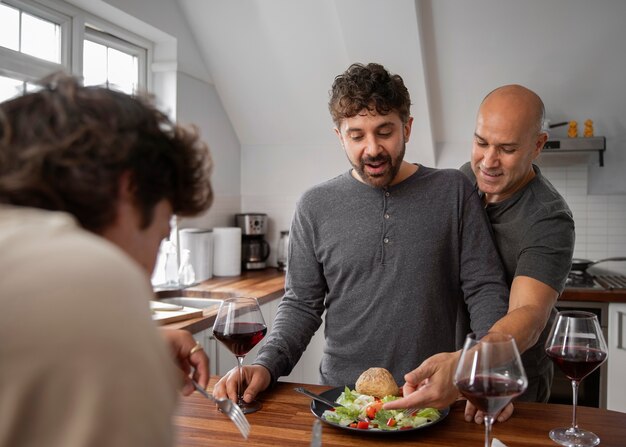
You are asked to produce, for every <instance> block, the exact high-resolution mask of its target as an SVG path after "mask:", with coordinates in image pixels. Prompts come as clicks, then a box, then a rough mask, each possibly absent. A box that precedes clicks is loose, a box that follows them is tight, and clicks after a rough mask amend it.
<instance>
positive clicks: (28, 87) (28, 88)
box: [26, 82, 43, 93]
mask: <svg viewBox="0 0 626 447" xmlns="http://www.w3.org/2000/svg"><path fill="white" fill-rule="evenodd" d="M42 88H43V87H42V86H41V85H37V84H32V83H30V82H27V83H26V93H34V92H38V91H39V90H41V89H42Z"/></svg>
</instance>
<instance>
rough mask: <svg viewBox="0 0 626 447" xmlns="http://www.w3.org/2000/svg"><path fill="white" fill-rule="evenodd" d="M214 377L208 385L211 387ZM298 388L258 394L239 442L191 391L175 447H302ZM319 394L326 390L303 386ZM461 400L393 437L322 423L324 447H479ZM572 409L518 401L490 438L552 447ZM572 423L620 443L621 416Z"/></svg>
mask: <svg viewBox="0 0 626 447" xmlns="http://www.w3.org/2000/svg"><path fill="white" fill-rule="evenodd" d="M216 381H217V377H213V378H212V379H211V382H210V383H209V387H208V388H209V389H211V388H212V387H213V385H214V384H215V382H216ZM295 386H300V385H299V384H294V383H287V382H279V383H278V385H277V386H276V387H275V388H273V389H271V390H268V391H266V392H265V393H263V394H262V395H261V396H260V399H261V401H262V402H263V408H262V409H261V411H258V412H256V413H253V414H249V415H247V418H248V421H249V422H250V424H251V426H252V429H251V431H250V437H249V438H248V440H247V441H246V440H244V439H243V438H242V437H241V435H240V434H239V432H238V431H237V429H236V428H235V426H234V425H233V424H232V422H231V421H230V419H228V418H227V417H226V416H224V415H223V414H221V413H220V412H219V411H218V410H217V409H216V407H215V405H214V404H213V403H212V402H210V401H209V400H208V399H206V398H204V397H202V396H200V395H199V394H198V393H194V394H193V395H191V396H188V397H184V398H182V399H181V401H180V402H179V405H178V408H177V410H176V413H175V416H174V426H175V431H176V441H175V444H174V445H176V446H177V447H192V446H208V445H219V446H223V447H234V446H241V447H243V446H246V447H252V446H277V445H288V446H308V445H309V442H310V439H311V427H312V424H313V421H314V419H315V417H314V416H313V414H312V413H311V410H310V404H311V401H310V399H309V398H307V397H306V396H303V395H301V394H298V393H296V392H295V391H293V388H294V387H295ZM304 386H305V387H306V388H308V389H310V390H312V391H314V392H317V393H320V392H322V391H324V390H327V389H329V387H325V386H320V385H304ZM464 405H465V404H464V402H457V403H456V404H455V405H453V406H452V410H451V412H450V414H449V415H448V417H447V418H446V419H444V420H443V421H441V422H439V423H438V424H435V425H433V426H432V427H429V428H425V429H423V430H415V431H411V432H403V433H396V434H393V435H384V434H383V435H376V434H373V433H362V434H361V433H358V432H351V431H347V430H342V429H339V428H335V427H333V426H330V425H327V424H322V445H324V446H378V445H381V444H387V443H389V444H393V445H394V446H397V447H402V446H407V447H408V446H416V445H419V446H422V447H434V446H439V447H440V446H461V445H462V446H477V447H478V446H482V445H484V426H482V425H477V424H475V423H472V422H465V420H464V418H463V409H464ZM571 417H572V408H571V406H569V405H555V404H538V403H526V402H520V403H517V404H516V405H515V414H514V415H513V417H512V418H511V419H510V420H508V421H507V422H504V423H496V424H494V427H493V432H492V433H493V436H494V437H496V438H498V439H499V440H500V441H502V442H504V443H505V444H506V445H507V446H508V447H515V446H524V447H532V446H547V445H556V444H554V443H553V442H552V441H551V440H550V438H549V437H548V432H549V431H550V430H551V429H553V428H556V427H564V426H569V424H570V422H571ZM578 423H579V426H580V427H581V428H584V429H587V430H591V431H593V432H594V433H596V434H597V435H598V436H600V439H601V443H600V445H601V446H604V447H618V446H620V447H623V446H624V443H625V440H626V413H620V412H617V411H609V410H602V409H599V408H590V407H579V408H578Z"/></svg>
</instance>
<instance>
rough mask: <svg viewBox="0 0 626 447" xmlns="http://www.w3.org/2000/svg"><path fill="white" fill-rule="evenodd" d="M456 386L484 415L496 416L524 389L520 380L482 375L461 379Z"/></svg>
mask: <svg viewBox="0 0 626 447" xmlns="http://www.w3.org/2000/svg"><path fill="white" fill-rule="evenodd" d="M456 386H457V388H458V389H459V391H460V392H461V394H463V396H465V397H466V398H467V400H469V401H470V402H471V403H473V404H474V406H475V407H476V408H478V409H479V410H481V411H482V412H483V413H485V414H498V413H499V412H500V410H502V409H503V408H504V407H506V405H507V404H508V403H509V402H510V401H511V400H512V399H514V398H516V397H517V396H519V395H520V394H522V393H523V392H524V389H525V388H526V387H525V386H524V382H523V381H521V380H516V379H512V378H508V377H497V376H483V375H479V376H476V377H473V378H471V379H470V378H467V379H462V380H460V381H459V382H457V384H456Z"/></svg>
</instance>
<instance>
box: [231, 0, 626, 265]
mask: <svg viewBox="0 0 626 447" xmlns="http://www.w3.org/2000/svg"><path fill="white" fill-rule="evenodd" d="M418 2H419V4H420V6H421V7H420V8H419V10H420V11H421V12H422V13H423V15H422V26H423V34H424V41H423V45H424V48H425V51H424V52H425V58H426V67H427V75H428V76H427V78H428V90H429V95H430V98H431V100H430V101H429V103H430V104H431V109H432V110H431V111H432V114H431V116H430V118H431V122H432V123H433V128H434V137H435V140H436V141H435V143H436V147H437V163H436V167H440V168H450V167H451V168H456V167H458V166H460V165H461V164H462V163H463V162H465V161H466V160H468V159H469V153H470V149H471V136H472V133H473V130H474V119H475V113H476V110H477V107H478V105H479V103H480V101H481V100H482V98H483V96H484V95H485V94H487V93H488V92H489V91H490V90H492V89H493V88H495V87H497V86H499V85H503V84H508V83H521V84H524V85H526V86H528V87H530V88H532V89H534V90H535V91H537V93H539V94H540V95H541V96H542V97H543V99H544V102H545V104H546V110H547V116H548V117H549V118H550V119H551V120H552V122H558V121H566V120H572V119H573V120H578V121H579V129H580V130H581V132H582V127H583V126H582V122H583V121H584V120H585V119H587V118H591V119H593V120H594V123H595V131H596V135H604V136H606V138H607V151H606V153H605V166H604V167H598V166H597V164H598V163H597V156H596V153H593V155H592V156H589V157H582V162H580V160H577V161H576V163H574V164H573V163H572V161H571V160H570V158H568V157H563V156H559V155H556V156H554V157H553V156H550V164H549V166H550V167H549V168H548V167H547V168H545V169H546V170H547V172H546V173H547V177H548V178H549V179H550V180H554V183H555V186H556V187H557V189H558V190H559V191H560V192H561V193H562V194H563V195H564V196H565V198H566V200H568V202H569V203H570V205H571V208H572V210H573V212H574V219H575V221H576V229H577V243H576V251H575V255H576V256H577V257H582V258H593V259H599V258H604V257H608V256H613V255H620V256H625V255H626V236H625V235H624V233H626V215H624V212H625V210H624V205H623V203H624V202H625V201H626V195H625V194H626V176H624V175H623V172H624V171H625V170H626V114H624V112H623V111H624V109H625V107H626V84H625V82H624V79H626V78H625V75H626V46H625V45H624V42H626V27H624V26H623V23H624V22H625V21H626V2H624V1H621V0H599V1H585V0H549V1H544V0H525V1H524V2H519V1H513V0H508V1H502V0H473V1H466V0H436V1H435V0H418ZM355 14H356V12H355ZM407 57H410V55H407ZM400 74H401V73H400ZM405 82H406V83H407V84H410V83H411V82H412V79H405ZM328 87H329V88H330V81H329V85H328ZM420 112H421V113H423V111H416V110H414V113H415V114H416V116H415V119H416V120H420V116H419V113H420ZM296 115H297V113H296ZM296 119H297V118H296ZM329 132H330V129H329ZM563 132H565V129H559V130H557V129H555V130H554V132H553V134H554V135H555V136H559V135H560V136H564V133H563ZM312 150H315V153H316V154H319V155H318V156H312V154H311V151H312ZM338 152H340V147H339V145H338V144H336V146H335V148H334V149H333V148H330V147H319V148H311V147H310V145H308V144H307V142H306V141H303V142H302V143H301V144H299V145H296V144H294V145H292V146H290V147H289V148H285V147H282V146H281V145H274V146H271V145H244V146H243V147H242V203H243V204H244V207H250V208H255V209H258V210H260V211H266V212H268V214H270V216H271V218H272V219H273V220H274V221H276V223H277V225H276V226H277V227H280V228H277V227H274V228H270V230H271V231H272V232H273V233H274V234H271V235H270V241H273V240H275V237H276V236H275V235H277V234H278V231H279V230H281V229H284V228H288V226H287V222H288V221H289V219H290V218H291V215H292V213H293V209H294V205H295V200H296V198H297V196H298V195H299V194H300V193H301V192H303V191H304V190H306V189H307V188H308V187H310V186H312V185H313V184H314V183H318V182H320V181H323V180H326V179H328V178H330V177H332V176H333V175H336V174H337V173H339V172H342V171H344V170H346V169H348V162H347V160H346V159H345V156H343V155H340V154H339V153H338ZM294 154H295V155H294ZM546 157H547V154H546ZM409 161H411V162H424V160H414V159H409ZM559 165H560V166H559ZM277 166H280V172H278V171H277ZM279 179H288V180H285V181H284V182H283V183H282V184H281V185H279V184H278V183H277V182H278V180H279ZM281 186H282V187H281ZM624 265H626V264H621V265H618V264H617V263H614V264H612V265H610V267H611V268H615V269H620V268H623V267H624Z"/></svg>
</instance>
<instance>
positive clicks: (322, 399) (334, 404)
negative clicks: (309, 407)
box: [294, 386, 342, 408]
mask: <svg viewBox="0 0 626 447" xmlns="http://www.w3.org/2000/svg"><path fill="white" fill-rule="evenodd" d="M294 391H297V392H298V393H302V394H304V395H305V396H309V397H310V398H311V399H315V400H318V401H320V402H322V403H323V404H326V405H328V406H329V407H332V408H335V407H341V406H342V405H341V404H338V403H337V402H333V401H331V400H328V399H326V398H325V397H322V396H320V395H319V394H315V393H312V392H311V391H309V390H307V389H305V388H302V387H301V386H299V387H296V388H294Z"/></svg>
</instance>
